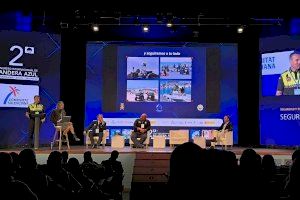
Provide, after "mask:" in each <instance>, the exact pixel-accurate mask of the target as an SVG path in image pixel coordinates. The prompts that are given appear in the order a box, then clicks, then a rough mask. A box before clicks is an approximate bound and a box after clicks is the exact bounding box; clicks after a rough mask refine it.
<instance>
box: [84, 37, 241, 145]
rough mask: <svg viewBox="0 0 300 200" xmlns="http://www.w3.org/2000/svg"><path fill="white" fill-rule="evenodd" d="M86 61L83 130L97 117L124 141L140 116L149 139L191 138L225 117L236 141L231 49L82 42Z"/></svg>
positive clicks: (230, 46)
mask: <svg viewBox="0 0 300 200" xmlns="http://www.w3.org/2000/svg"><path fill="white" fill-rule="evenodd" d="M86 56H87V60H86V96H85V99H86V104H85V105H86V107H85V126H87V125H88V124H89V123H90V122H91V121H92V120H94V119H96V115H97V114H98V113H102V114H103V115H104V119H105V121H106V122H107V126H108V127H109V130H110V133H111V135H114V134H121V135H124V136H125V137H126V138H129V135H128V134H130V130H131V129H132V126H133V122H134V120H135V119H136V118H138V117H139V116H140V115H141V114H142V113H146V114H147V115H148V117H149V119H150V121H151V124H152V135H153V134H163V135H166V137H168V133H169V130H177V129H188V130H189V131H190V138H192V137H193V136H195V135H200V134H202V133H208V132H210V131H211V130H212V129H215V128H217V127H219V126H220V125H221V124H222V120H223V116H224V115H230V116H231V120H232V122H233V124H234V139H235V142H237V130H238V127H237V124H238V123H237V45H236V44H204V43H203V44H201V43H188V42H185V43H159V42H157V43H155V42H153V43H143V42H108V41H105V42H88V43H87V49H86ZM206 135H209V134H206Z"/></svg>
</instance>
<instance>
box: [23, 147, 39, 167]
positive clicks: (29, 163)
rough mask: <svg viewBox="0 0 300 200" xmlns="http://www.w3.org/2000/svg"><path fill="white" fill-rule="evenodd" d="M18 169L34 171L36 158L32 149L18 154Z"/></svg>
mask: <svg viewBox="0 0 300 200" xmlns="http://www.w3.org/2000/svg"><path fill="white" fill-rule="evenodd" d="M19 160H20V167H21V168H23V169H35V168H36V166H37V163H36V156H35V153H34V151H33V150H32V149H24V150H22V151H21V152H20V154H19Z"/></svg>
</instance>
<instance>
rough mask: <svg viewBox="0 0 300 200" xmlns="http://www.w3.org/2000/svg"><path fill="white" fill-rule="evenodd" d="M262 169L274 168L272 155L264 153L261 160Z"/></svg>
mask: <svg viewBox="0 0 300 200" xmlns="http://www.w3.org/2000/svg"><path fill="white" fill-rule="evenodd" d="M261 165H262V168H263V169H274V168H276V164H275V160H274V158H273V156H272V155H264V156H263V158H262V162H261Z"/></svg>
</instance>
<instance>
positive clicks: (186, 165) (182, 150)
mask: <svg viewBox="0 0 300 200" xmlns="http://www.w3.org/2000/svg"><path fill="white" fill-rule="evenodd" d="M201 153H202V149H201V147H199V146H198V145H196V144H194V143H192V142H187V143H184V144H182V145H179V146H178V147H176V148H175V149H174V151H173V152H172V154H171V159H170V179H169V181H170V183H171V184H186V182H182V181H184V180H189V179H190V180H193V179H197V178H199V177H198V176H197V173H199V172H200V171H201V170H200V169H201Z"/></svg>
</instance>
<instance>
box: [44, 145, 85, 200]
mask: <svg viewBox="0 0 300 200" xmlns="http://www.w3.org/2000/svg"><path fill="white" fill-rule="evenodd" d="M47 174H48V175H49V176H50V177H51V178H52V179H53V180H54V181H55V182H56V183H57V184H60V185H61V186H62V187H63V188H64V189H65V190H66V192H67V193H68V194H69V195H70V196H71V197H72V196H73V197H75V196H76V194H78V192H80V190H81V188H82V187H81V185H80V183H79V182H78V181H77V180H76V179H75V178H74V177H73V176H72V174H70V173H69V172H67V171H66V170H64V169H63V168H62V156H61V153H60V152H58V151H52V152H51V153H50V155H49V157H48V160H47Z"/></svg>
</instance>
